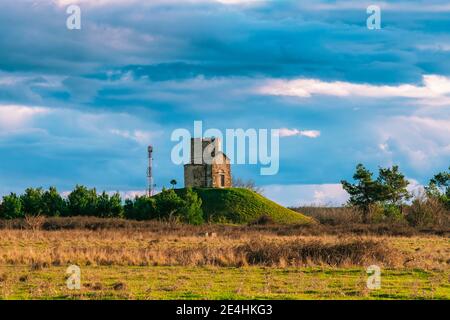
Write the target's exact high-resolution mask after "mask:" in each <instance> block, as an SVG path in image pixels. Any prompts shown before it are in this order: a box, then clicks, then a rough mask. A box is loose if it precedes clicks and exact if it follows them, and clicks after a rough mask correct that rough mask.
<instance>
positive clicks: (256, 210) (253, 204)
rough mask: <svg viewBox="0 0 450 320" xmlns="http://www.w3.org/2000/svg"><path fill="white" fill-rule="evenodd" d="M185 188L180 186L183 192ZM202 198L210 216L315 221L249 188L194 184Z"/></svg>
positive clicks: (238, 220) (240, 220) (220, 219)
mask: <svg viewBox="0 0 450 320" xmlns="http://www.w3.org/2000/svg"><path fill="white" fill-rule="evenodd" d="M181 190H183V189H180V190H178V192H180V191H181ZM194 191H195V192H196V193H197V194H198V195H199V196H200V198H201V199H202V202H203V204H202V209H203V213H204V215H205V218H206V220H209V221H214V222H231V223H249V222H253V221H256V220H257V219H258V218H260V217H261V216H267V217H270V218H271V219H272V220H273V221H274V222H277V223H283V224H294V223H295V224H304V223H313V222H314V220H313V219H311V218H309V217H306V216H304V215H302V214H300V213H298V212H295V211H292V210H290V209H287V208H285V207H282V206H280V205H279V204H277V203H275V202H273V201H271V200H269V199H267V198H265V197H263V196H261V195H259V194H257V193H255V192H253V191H250V190H247V189H242V188H226V189H218V188H194Z"/></svg>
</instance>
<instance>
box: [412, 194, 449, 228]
mask: <svg viewBox="0 0 450 320" xmlns="http://www.w3.org/2000/svg"><path fill="white" fill-rule="evenodd" d="M406 220H407V221H408V222H409V224H411V225H412V226H414V227H432V226H449V222H450V212H449V210H448V209H447V208H446V206H445V204H443V203H442V202H441V201H440V200H439V199H436V198H434V197H431V198H427V197H425V196H424V195H421V196H419V197H417V198H416V199H414V201H413V202H412V204H411V206H410V207H409V208H408V209H407V214H406Z"/></svg>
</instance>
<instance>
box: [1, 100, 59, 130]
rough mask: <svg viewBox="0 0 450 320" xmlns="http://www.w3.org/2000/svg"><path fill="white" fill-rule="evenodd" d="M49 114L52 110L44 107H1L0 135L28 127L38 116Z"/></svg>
mask: <svg viewBox="0 0 450 320" xmlns="http://www.w3.org/2000/svg"><path fill="white" fill-rule="evenodd" d="M48 113H50V109H48V108H43V107H29V106H21V105H0V134H6V133H8V132H9V131H10V130H16V129H20V128H22V127H24V126H27V125H28V124H29V123H30V121H31V120H32V119H33V118H35V117H36V116H38V115H44V114H48Z"/></svg>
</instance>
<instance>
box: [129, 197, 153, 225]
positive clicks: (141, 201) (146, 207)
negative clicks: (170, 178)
mask: <svg viewBox="0 0 450 320" xmlns="http://www.w3.org/2000/svg"><path fill="white" fill-rule="evenodd" d="M124 215H125V218H127V219H133V220H149V219H155V218H158V215H157V211H156V201H155V199H154V198H150V197H148V196H142V197H139V196H138V197H136V198H135V199H134V201H133V200H131V199H127V200H125V205H124Z"/></svg>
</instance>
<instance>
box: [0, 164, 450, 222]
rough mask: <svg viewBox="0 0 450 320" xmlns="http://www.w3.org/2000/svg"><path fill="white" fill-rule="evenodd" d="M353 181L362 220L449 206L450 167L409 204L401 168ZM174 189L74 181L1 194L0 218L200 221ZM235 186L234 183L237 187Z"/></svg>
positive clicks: (193, 204) (186, 194) (191, 195)
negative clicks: (136, 189) (147, 191)
mask: <svg viewBox="0 0 450 320" xmlns="http://www.w3.org/2000/svg"><path fill="white" fill-rule="evenodd" d="M353 180H354V182H353V183H351V182H348V181H346V180H342V181H341V183H342V187H343V188H344V190H345V191H347V193H348V194H349V195H350V198H349V201H348V205H350V206H354V207H357V208H358V209H359V212H361V214H362V217H363V221H364V222H369V220H373V219H374V218H375V219H378V220H383V219H384V220H386V219H389V220H400V219H403V218H404V217H405V215H404V212H403V210H404V208H405V206H406V207H408V206H409V209H411V208H412V209H413V210H412V211H411V210H410V211H411V212H412V214H409V215H408V218H409V219H411V221H412V223H413V224H417V223H419V222H420V221H425V220H430V219H432V218H433V215H435V214H436V212H435V211H436V208H437V207H436V206H431V205H430V204H436V203H438V204H439V205H440V206H442V207H443V208H445V209H444V210H445V212H446V215H447V216H448V212H449V210H450V167H449V171H443V172H440V173H438V174H436V175H435V176H434V177H433V178H432V179H430V181H429V183H428V185H427V186H426V187H425V193H426V194H425V198H416V199H414V200H413V201H412V203H410V204H409V205H407V202H408V200H411V198H412V195H411V194H410V192H408V189H407V187H408V185H409V181H408V180H407V179H406V178H405V176H404V175H403V174H402V173H401V172H400V170H399V167H398V166H392V167H390V168H379V170H378V177H376V178H374V174H373V173H372V172H371V171H369V170H368V169H367V168H366V167H364V165H362V164H358V165H357V166H356V171H355V173H354V175H353ZM171 184H172V186H173V187H172V189H165V188H164V189H163V190H162V192H161V193H159V194H157V195H156V196H154V197H148V196H136V197H135V198H134V199H126V200H125V201H123V200H122V198H121V196H120V194H119V193H115V194H113V195H109V194H108V193H106V192H104V191H103V192H102V193H100V194H99V193H97V191H96V189H89V188H87V187H85V186H81V185H77V186H76V187H75V189H74V190H73V191H72V192H70V193H69V194H68V195H67V197H63V196H61V194H60V193H59V192H58V190H57V189H56V188H55V187H50V188H49V189H48V190H44V189H43V188H28V189H26V190H25V193H24V194H22V195H17V194H15V193H11V194H9V195H6V196H4V197H3V200H2V202H1V203H0V219H16V218H24V217H26V216H47V217H58V216H61V217H67V216H96V217H105V218H126V219H134V220H149V219H164V220H174V221H180V222H185V223H191V224H201V223H203V222H204V215H203V211H202V200H201V199H200V197H199V196H198V195H197V193H195V192H194V191H193V190H192V189H191V188H186V189H180V190H178V191H175V190H174V187H175V185H176V181H175V180H172V181H171ZM235 186H236V185H235ZM240 187H243V188H251V189H252V190H253V189H255V186H254V183H251V184H250V187H249V185H248V184H242V186H240Z"/></svg>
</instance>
